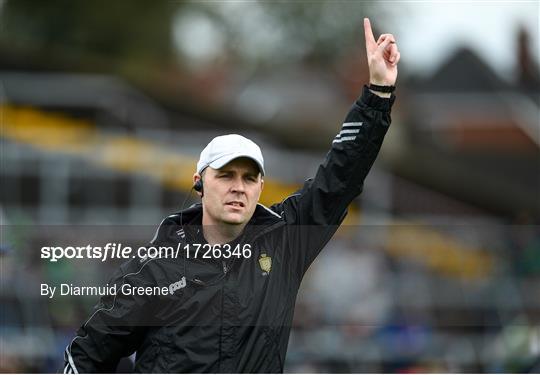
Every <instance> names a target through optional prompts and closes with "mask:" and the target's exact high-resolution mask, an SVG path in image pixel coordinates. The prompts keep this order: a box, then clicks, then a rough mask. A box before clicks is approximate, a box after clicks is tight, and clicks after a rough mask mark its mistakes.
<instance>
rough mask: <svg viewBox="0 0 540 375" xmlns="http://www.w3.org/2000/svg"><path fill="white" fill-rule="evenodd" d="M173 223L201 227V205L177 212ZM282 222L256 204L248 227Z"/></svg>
mask: <svg viewBox="0 0 540 375" xmlns="http://www.w3.org/2000/svg"><path fill="white" fill-rule="evenodd" d="M171 216H174V217H175V219H176V220H175V221H176V222H177V224H178V225H181V226H184V225H201V220H202V204H201V203H196V204H194V205H192V206H190V207H188V208H186V209H185V210H183V211H179V212H177V213H175V214H174V215H171ZM281 221H283V218H282V217H281V216H280V215H278V214H277V213H275V212H274V211H272V210H271V209H269V208H268V207H266V206H264V205H263V204H261V203H257V207H256V208H255V212H254V213H253V216H252V217H251V219H250V220H249V222H248V226H263V227H266V226H269V225H274V224H277V223H278V222H281Z"/></svg>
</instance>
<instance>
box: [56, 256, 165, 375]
mask: <svg viewBox="0 0 540 375" xmlns="http://www.w3.org/2000/svg"><path fill="white" fill-rule="evenodd" d="M150 262H151V260H146V261H144V262H141V259H139V258H135V259H132V260H130V261H128V262H126V263H125V264H123V265H122V266H121V267H120V269H119V270H118V271H117V272H116V273H115V275H114V276H113V277H112V279H111V280H110V281H109V283H108V286H109V287H112V286H115V287H116V290H117V294H116V295H107V296H104V297H102V298H101V300H100V303H99V304H98V306H97V307H96V310H95V311H94V313H93V314H92V315H91V316H90V318H89V319H88V320H87V321H86V322H85V323H84V324H83V325H82V326H81V327H80V329H79V330H78V331H77V336H75V338H74V339H73V340H72V341H71V342H70V343H69V344H68V346H67V347H66V350H65V352H64V360H65V362H64V368H63V370H64V373H68V374H72V373H75V374H77V373H95V372H107V373H114V372H115V371H116V366H117V365H118V362H119V361H120V359H121V358H122V357H126V356H129V355H130V354H132V353H133V352H134V351H135V350H136V349H137V347H138V346H139V344H140V343H141V341H142V338H143V336H144V331H145V323H147V322H145V319H148V317H150V316H152V315H151V313H149V312H148V310H149V305H150V304H149V303H148V301H147V299H148V297H145V296H137V295H135V296H133V295H127V294H124V293H122V285H125V284H128V285H129V286H133V287H136V286H143V287H144V286H152V284H154V286H155V282H154V283H153V282H152V281H153V280H151V279H150V277H149V273H148V272H145V268H147V267H146V266H147V264H148V263H150Z"/></svg>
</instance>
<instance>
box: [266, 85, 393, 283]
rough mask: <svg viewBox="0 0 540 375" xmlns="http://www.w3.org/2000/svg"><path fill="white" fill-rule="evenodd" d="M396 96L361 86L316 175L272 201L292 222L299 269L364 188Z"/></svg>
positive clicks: (325, 240) (318, 247) (310, 258)
mask: <svg viewBox="0 0 540 375" xmlns="http://www.w3.org/2000/svg"><path fill="white" fill-rule="evenodd" d="M394 100H395V96H393V95H392V97H391V98H388V99H387V98H381V97H379V96H377V95H375V94H373V93H372V92H371V91H369V89H368V88H367V87H365V86H364V89H363V92H362V96H361V97H360V98H359V99H358V100H357V101H356V102H355V103H354V105H353V106H352V108H351V110H350V111H349V113H348V114H347V116H346V117H345V121H344V123H343V125H342V128H341V131H340V132H339V133H338V135H337V136H336V137H335V138H334V140H333V142H332V148H331V149H330V151H329V152H328V154H327V155H326V158H325V160H324V162H323V163H322V164H321V165H320V166H319V168H318V170H317V173H316V175H315V178H312V179H308V180H307V181H306V182H305V184H304V186H303V187H302V188H301V189H300V190H299V191H297V192H296V193H294V194H293V195H291V196H289V197H288V198H286V199H285V200H284V201H282V202H281V203H279V204H276V205H274V206H272V207H271V208H272V209H273V210H274V211H275V212H277V213H278V214H280V215H281V216H282V217H284V219H285V221H286V222H287V224H289V225H290V226H289V228H290V231H291V233H290V236H292V238H293V241H292V244H291V246H290V248H291V251H292V252H293V254H291V255H292V259H294V260H296V262H295V263H296V266H297V267H299V268H300V270H301V272H302V275H303V273H304V272H305V271H306V270H307V268H308V267H309V265H310V264H311V262H312V261H313V260H314V259H315V257H316V256H317V255H318V254H319V252H320V251H321V249H322V248H323V247H324V245H326V243H327V242H328V241H329V240H330V238H331V237H332V235H333V234H334V233H335V232H336V230H337V228H338V226H339V225H340V224H341V222H342V221H343V219H344V218H345V215H346V213H347V206H348V205H349V204H350V203H351V202H352V201H353V199H354V198H355V197H356V196H358V195H359V194H360V193H361V192H362V187H363V183H364V179H365V178H366V176H367V174H368V172H369V170H370V169H371V166H372V165H373V163H374V162H375V159H376V157H377V154H378V152H379V150H380V148H381V145H382V142H383V139H384V136H385V134H386V131H387V130H388V128H389V126H390V122H391V118H390V109H391V107H392V104H393V102H394Z"/></svg>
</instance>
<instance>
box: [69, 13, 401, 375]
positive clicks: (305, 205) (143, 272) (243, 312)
mask: <svg viewBox="0 0 540 375" xmlns="http://www.w3.org/2000/svg"><path fill="white" fill-rule="evenodd" d="M364 31H365V38H366V51H367V57H368V65H369V73H370V88H367V87H364V90H363V93H362V97H361V98H360V99H359V100H358V101H357V102H356V103H355V104H354V105H353V108H352V109H351V111H350V112H349V114H348V115H347V117H346V119H345V123H344V124H343V128H342V130H341V131H340V133H339V134H338V135H337V136H336V138H335V139H334V140H333V142H332V148H331V150H330V152H329V153H328V155H327V156H326V159H325V161H324V162H323V163H322V164H321V166H320V167H319V169H318V171H317V174H316V176H315V178H314V179H309V180H307V181H306V183H305V184H304V186H303V187H302V189H301V190H299V191H298V192H296V193H295V194H293V195H291V196H289V197H287V198H286V199H285V200H283V201H282V202H281V203H278V204H275V205H273V206H272V207H270V208H267V207H265V206H263V205H261V204H258V200H259V197H260V194H261V192H262V190H263V186H264V182H263V177H264V175H265V170H264V160H263V156H262V154H261V151H260V149H259V147H258V146H257V145H256V144H254V143H253V142H252V141H250V140H248V139H246V138H244V137H241V136H238V135H227V136H222V137H217V138H215V139H214V140H212V141H211V142H210V143H209V144H208V146H207V147H206V148H205V149H204V150H203V151H202V153H201V157H200V160H199V162H198V164H197V171H196V173H195V175H194V177H193V181H194V188H195V190H196V191H197V192H198V194H199V195H200V197H201V204H197V205H194V206H192V207H190V208H188V209H187V210H183V211H181V212H179V213H177V214H175V215H171V216H169V217H167V218H166V219H165V220H164V221H163V222H162V223H161V225H160V227H159V228H158V231H157V233H156V236H155V238H154V239H153V240H152V244H153V245H159V246H171V247H174V248H177V247H178V245H179V244H180V248H181V249H182V251H181V252H180V253H179V254H177V256H175V257H161V258H142V259H134V260H133V261H130V262H128V263H126V264H125V265H123V266H122V267H121V269H120V271H119V272H118V273H117V275H116V276H115V277H114V279H113V280H112V281H111V282H110V283H109V285H117V286H119V287H122V286H125V285H129V286H130V287H155V286H156V285H158V286H168V289H167V288H166V289H167V290H166V292H170V293H165V294H164V295H159V296H157V295H154V296H139V295H128V294H124V293H119V294H118V295H116V296H114V297H110V298H103V299H102V303H101V307H100V308H99V309H97V310H96V311H95V312H94V314H93V315H92V316H91V317H90V319H89V320H88V321H87V322H86V323H84V324H83V326H82V327H81V328H80V330H79V331H78V335H77V336H76V337H75V338H74V339H73V340H72V341H71V343H70V344H69V345H68V347H67V348H66V352H65V359H66V363H65V368H64V372H67V373H76V372H97V371H102V372H114V371H115V366H116V364H117V363H118V361H119V359H120V358H122V357H125V356H129V355H130V354H132V353H133V352H136V361H135V370H136V371H138V372H161V373H169V372H213V373H216V372H229V373H231V372H267V373H270V372H283V366H284V361H285V354H286V351H287V343H288V339H289V334H290V328H291V322H292V318H293V312H294V304H295V300H296V294H297V291H298V288H299V286H300V282H301V280H302V277H303V275H304V273H305V272H306V270H307V269H308V267H309V265H310V264H311V262H312V261H313V260H314V259H315V257H316V256H317V255H318V253H319V252H320V251H321V249H322V248H323V247H324V245H325V244H326V243H327V242H328V241H329V240H330V238H331V237H332V235H333V234H334V233H335V231H336V230H337V227H338V225H339V224H340V223H341V222H342V220H343V218H344V217H345V214H346V209H347V206H348V205H349V203H350V202H351V201H352V200H353V199H354V198H355V197H356V196H357V195H358V194H360V192H361V190H362V185H363V181H364V178H365V177H366V175H367V173H368V171H369V169H370V168H371V166H372V164H373V162H374V161H375V158H376V156H377V153H378V151H379V149H380V146H381V144H382V141H383V138H384V135H385V133H386V131H387V129H388V126H389V125H390V108H391V106H392V103H393V101H394V97H393V96H392V95H391V91H392V90H393V86H394V84H395V82H396V78H397V63H398V61H399V58H400V54H399V51H398V49H397V46H396V44H395V40H394V37H393V36H392V35H391V34H383V35H381V36H380V37H379V39H378V40H377V41H376V40H375V39H374V37H373V33H372V31H371V26H370V23H369V20H368V19H365V20H364Z"/></svg>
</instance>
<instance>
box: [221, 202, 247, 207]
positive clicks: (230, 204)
mask: <svg viewBox="0 0 540 375" xmlns="http://www.w3.org/2000/svg"><path fill="white" fill-rule="evenodd" d="M225 205H226V206H229V207H234V208H244V207H245V206H246V205H245V204H244V203H243V202H240V201H230V202H227V203H225Z"/></svg>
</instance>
